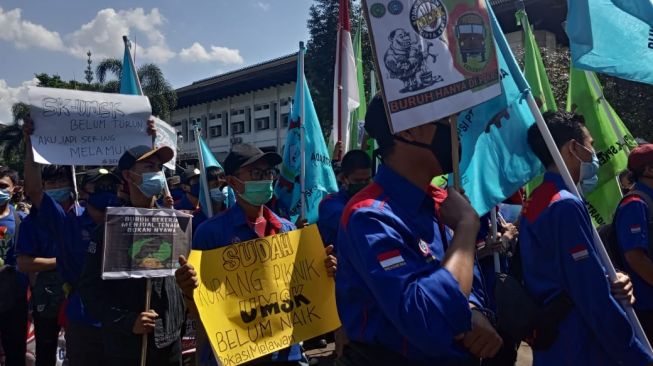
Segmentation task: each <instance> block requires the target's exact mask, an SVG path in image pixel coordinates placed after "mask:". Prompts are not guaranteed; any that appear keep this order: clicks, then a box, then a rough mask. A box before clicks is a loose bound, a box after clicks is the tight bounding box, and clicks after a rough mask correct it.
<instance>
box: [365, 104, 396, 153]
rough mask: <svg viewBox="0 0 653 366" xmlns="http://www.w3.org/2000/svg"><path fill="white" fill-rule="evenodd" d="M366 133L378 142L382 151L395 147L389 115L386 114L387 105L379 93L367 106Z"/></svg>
mask: <svg viewBox="0 0 653 366" xmlns="http://www.w3.org/2000/svg"><path fill="white" fill-rule="evenodd" d="M365 131H366V132H367V134H368V135H369V136H370V137H372V138H373V139H375V140H376V142H377V144H379V148H381V149H384V148H387V147H390V146H392V145H394V136H393V134H392V131H390V123H389V122H388V115H387V114H386V113H385V103H384V102H383V97H381V93H377V94H376V95H375V96H374V97H373V98H372V100H371V101H370V104H369V105H368V106H367V113H366V114H365Z"/></svg>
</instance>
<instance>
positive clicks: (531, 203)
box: [522, 182, 560, 222]
mask: <svg viewBox="0 0 653 366" xmlns="http://www.w3.org/2000/svg"><path fill="white" fill-rule="evenodd" d="M558 200H560V191H559V190H558V187H556V185H555V184H554V183H550V182H546V183H543V184H542V185H540V186H539V187H537V188H536V189H535V191H534V192H533V194H531V197H530V198H529V199H528V200H527V201H526V202H524V207H523V211H522V213H523V215H524V217H525V218H526V219H527V220H528V221H529V222H533V221H535V220H537V218H538V217H539V216H540V215H541V214H542V212H544V210H545V209H546V208H547V207H549V206H550V205H551V204H552V203H554V202H556V201H558Z"/></svg>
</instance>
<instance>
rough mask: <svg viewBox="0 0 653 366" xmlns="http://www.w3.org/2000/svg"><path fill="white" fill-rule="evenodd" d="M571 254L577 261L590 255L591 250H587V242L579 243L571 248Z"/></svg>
mask: <svg viewBox="0 0 653 366" xmlns="http://www.w3.org/2000/svg"><path fill="white" fill-rule="evenodd" d="M569 254H571V257H572V258H574V260H575V261H576V262H578V261H580V260H583V259H585V258H587V257H589V256H590V254H589V252H588V251H587V246H586V245H585V244H579V245H576V246H575V247H573V248H571V249H569Z"/></svg>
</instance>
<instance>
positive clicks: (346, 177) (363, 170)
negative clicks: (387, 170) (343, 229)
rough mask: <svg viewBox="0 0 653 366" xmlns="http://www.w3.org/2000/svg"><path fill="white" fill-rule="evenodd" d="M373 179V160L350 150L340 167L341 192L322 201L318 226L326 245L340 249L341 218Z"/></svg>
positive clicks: (357, 151) (365, 154) (360, 151)
mask: <svg viewBox="0 0 653 366" xmlns="http://www.w3.org/2000/svg"><path fill="white" fill-rule="evenodd" d="M371 179H372V160H371V159H370V157H369V156H368V155H367V153H366V152H365V151H363V150H350V151H349V152H347V154H345V156H344V157H343V158H342V163H341V166H340V177H339V179H338V181H340V182H341V183H342V184H341V187H340V191H338V192H337V193H332V194H330V195H328V196H326V197H325V198H324V199H322V202H320V207H319V219H318V221H317V226H318V228H319V229H320V235H321V236H322V242H324V245H333V246H334V247H335V249H336V250H337V249H338V246H337V244H336V237H337V235H338V227H339V226H340V217H341V216H342V211H343V210H344V209H345V205H347V202H348V201H349V199H350V198H351V197H353V196H354V195H355V194H356V193H358V192H359V191H360V190H361V189H363V188H365V186H367V185H368V184H369V183H370V180H371Z"/></svg>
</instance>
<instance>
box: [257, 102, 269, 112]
mask: <svg viewBox="0 0 653 366" xmlns="http://www.w3.org/2000/svg"><path fill="white" fill-rule="evenodd" d="M268 109H270V105H269V104H258V105H255V106H254V110H255V111H265V110H268Z"/></svg>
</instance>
